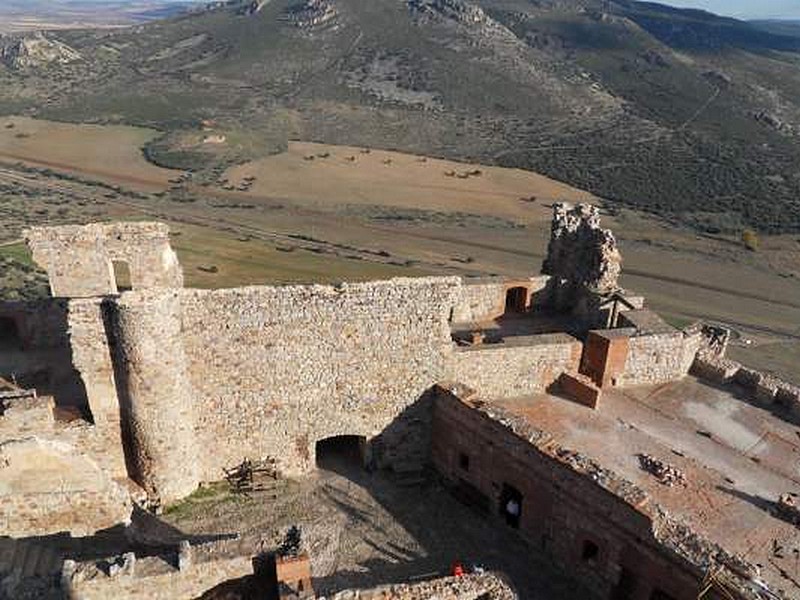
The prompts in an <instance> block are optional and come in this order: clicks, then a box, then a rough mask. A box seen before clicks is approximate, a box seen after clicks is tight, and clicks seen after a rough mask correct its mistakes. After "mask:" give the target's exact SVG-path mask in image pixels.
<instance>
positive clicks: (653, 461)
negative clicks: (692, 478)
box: [638, 454, 686, 487]
mask: <svg viewBox="0 0 800 600" xmlns="http://www.w3.org/2000/svg"><path fill="white" fill-rule="evenodd" d="M638 457H639V466H641V468H642V469H643V470H645V471H647V472H648V473H650V474H651V475H653V476H654V477H655V478H656V479H658V481H659V482H661V483H663V484H664V485H666V486H668V487H672V486H674V485H686V476H685V475H684V474H683V472H682V471H680V470H678V469H676V468H675V467H673V466H672V465H668V464H667V463H665V462H664V461H661V460H659V459H657V458H654V457H652V456H650V455H649V454H639V455H638Z"/></svg>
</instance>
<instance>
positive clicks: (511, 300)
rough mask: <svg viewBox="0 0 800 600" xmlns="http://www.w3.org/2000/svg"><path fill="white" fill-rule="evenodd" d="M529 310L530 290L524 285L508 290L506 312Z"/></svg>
mask: <svg viewBox="0 0 800 600" xmlns="http://www.w3.org/2000/svg"><path fill="white" fill-rule="evenodd" d="M526 310H528V290H527V288H524V287H515V288H511V289H509V290H508V291H507V292H506V313H524V312H525V311H526Z"/></svg>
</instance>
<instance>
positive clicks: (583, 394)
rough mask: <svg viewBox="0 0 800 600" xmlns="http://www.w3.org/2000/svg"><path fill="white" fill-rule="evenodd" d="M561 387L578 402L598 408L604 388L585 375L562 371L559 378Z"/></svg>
mask: <svg viewBox="0 0 800 600" xmlns="http://www.w3.org/2000/svg"><path fill="white" fill-rule="evenodd" d="M558 386H559V389H560V390H561V391H562V392H563V393H564V394H565V395H566V396H569V397H570V398H571V399H572V400H574V401H575V402H577V403H578V404H582V405H584V406H588V407H589V408H591V409H597V406H598V404H599V402H600V396H601V395H602V390H601V389H600V388H599V387H597V386H596V385H595V384H594V383H593V382H592V380H591V379H589V378H588V377H586V376H585V375H579V374H572V373H562V374H561V377H559V379H558Z"/></svg>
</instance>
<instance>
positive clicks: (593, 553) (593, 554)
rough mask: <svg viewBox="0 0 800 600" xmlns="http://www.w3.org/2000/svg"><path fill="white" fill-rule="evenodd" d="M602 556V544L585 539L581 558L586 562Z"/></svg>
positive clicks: (594, 560)
mask: <svg viewBox="0 0 800 600" xmlns="http://www.w3.org/2000/svg"><path fill="white" fill-rule="evenodd" d="M599 556H600V546H598V545H597V544H595V543H594V542H593V541H592V540H584V541H583V550H581V560H584V561H586V562H596V561H597V558H598V557H599Z"/></svg>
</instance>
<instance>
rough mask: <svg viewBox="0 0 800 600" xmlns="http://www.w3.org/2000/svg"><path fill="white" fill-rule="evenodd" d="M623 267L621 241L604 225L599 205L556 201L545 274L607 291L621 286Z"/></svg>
mask: <svg viewBox="0 0 800 600" xmlns="http://www.w3.org/2000/svg"><path fill="white" fill-rule="evenodd" d="M621 270H622V256H621V255H620V252H619V249H618V248H617V241H616V239H615V238H614V234H613V233H612V232H611V231H610V230H609V229H603V228H602V227H601V226H600V210H599V209H598V208H597V207H596V206H592V205H591V204H578V205H576V206H572V205H570V204H566V203H559V204H556V205H554V207H553V223H552V229H551V234H550V244H549V246H548V248H547V258H546V259H545V261H544V264H543V265H542V272H543V273H544V274H546V275H551V276H553V277H557V278H559V279H561V280H564V281H567V282H570V283H573V284H576V285H581V286H584V287H586V288H587V289H589V290H591V291H594V292H597V293H600V294H607V293H611V292H614V291H617V290H618V289H619V284H618V280H619V275H620V271H621Z"/></svg>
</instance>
